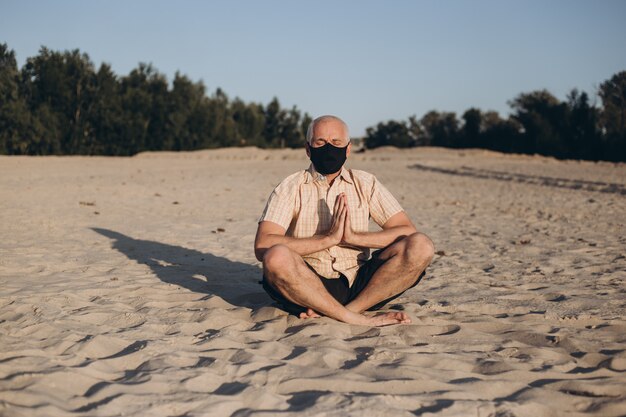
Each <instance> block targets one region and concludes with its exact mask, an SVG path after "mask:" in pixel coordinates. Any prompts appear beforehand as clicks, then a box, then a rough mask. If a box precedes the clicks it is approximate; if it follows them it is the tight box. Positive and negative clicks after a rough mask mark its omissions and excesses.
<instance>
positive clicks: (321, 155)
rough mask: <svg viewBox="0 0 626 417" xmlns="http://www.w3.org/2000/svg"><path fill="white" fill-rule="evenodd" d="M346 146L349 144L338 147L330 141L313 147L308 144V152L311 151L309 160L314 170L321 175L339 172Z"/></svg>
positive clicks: (344, 160) (344, 156) (343, 160)
mask: <svg viewBox="0 0 626 417" xmlns="http://www.w3.org/2000/svg"><path fill="white" fill-rule="evenodd" d="M348 146H350V144H348V145H346V146H345V147H343V148H338V147H336V146H333V145H331V144H330V143H326V145H324V146H320V147H319V148H314V147H312V146H311V145H308V147H309V152H310V153H311V162H313V166H315V170H316V171H317V172H319V173H320V174H323V175H328V174H334V173H335V172H339V170H340V169H341V167H342V166H343V164H344V163H345V162H346V158H347V155H346V152H347V151H348Z"/></svg>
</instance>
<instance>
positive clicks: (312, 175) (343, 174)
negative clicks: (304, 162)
mask: <svg viewBox="0 0 626 417" xmlns="http://www.w3.org/2000/svg"><path fill="white" fill-rule="evenodd" d="M306 173H307V174H308V175H306V180H305V183H308V182H309V181H311V180H313V181H324V180H325V179H326V175H323V174H320V173H319V172H317V171H316V170H315V167H314V166H313V164H311V165H309V168H308V169H307V170H306ZM337 178H341V179H342V180H344V181H346V182H347V183H349V184H352V178H350V173H349V172H348V170H347V169H346V168H345V167H341V171H339V175H338V176H337Z"/></svg>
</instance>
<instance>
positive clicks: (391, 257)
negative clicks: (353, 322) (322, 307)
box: [346, 233, 434, 313]
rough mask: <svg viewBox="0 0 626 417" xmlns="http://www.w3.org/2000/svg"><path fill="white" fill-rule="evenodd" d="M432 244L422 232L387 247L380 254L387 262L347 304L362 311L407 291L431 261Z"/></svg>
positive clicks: (432, 253)
mask: <svg viewBox="0 0 626 417" xmlns="http://www.w3.org/2000/svg"><path fill="white" fill-rule="evenodd" d="M433 255H434V246H433V243H432V241H431V240H430V239H429V238H428V237H427V236H426V235H424V234H422V233H414V234H412V235H410V236H407V237H405V238H404V239H402V240H400V241H399V242H396V243H394V244H393V245H391V246H389V247H388V248H387V249H385V250H384V251H383V252H382V253H381V254H380V259H383V260H386V262H385V263H384V264H383V265H382V266H381V267H380V268H378V270H377V271H376V273H374V275H373V276H372V279H371V280H370V282H369V283H368V284H367V286H366V287H365V288H364V289H363V291H361V293H360V294H359V295H358V296H357V297H356V298H355V299H354V300H352V301H351V302H350V303H348V304H347V305H346V308H347V309H348V310H351V311H354V312H355V313H362V312H363V311H365V310H367V309H368V308H370V307H372V306H374V305H376V304H378V303H380V302H381V301H384V300H386V299H388V298H390V297H393V296H394V295H397V294H400V293H401V292H402V291H405V290H407V289H408V288H409V287H411V285H413V284H414V283H415V280H416V279H417V277H419V276H420V274H421V273H422V272H423V271H424V270H425V269H426V267H427V266H428V265H429V264H430V262H431V261H432V258H433Z"/></svg>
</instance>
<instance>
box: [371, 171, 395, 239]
mask: <svg viewBox="0 0 626 417" xmlns="http://www.w3.org/2000/svg"><path fill="white" fill-rule="evenodd" d="M369 206H370V216H371V217H372V219H373V220H374V221H375V222H376V224H377V225H379V226H380V227H382V226H383V225H384V224H385V223H386V222H387V220H389V218H391V216H393V215H394V214H397V213H399V212H401V211H403V209H402V206H401V205H400V203H398V200H396V199H395V197H394V196H393V195H391V193H390V192H389V190H388V189H387V188H386V187H385V186H384V185H382V184H381V183H380V181H378V179H377V178H374V183H373V187H372V194H371V198H370V202H369Z"/></svg>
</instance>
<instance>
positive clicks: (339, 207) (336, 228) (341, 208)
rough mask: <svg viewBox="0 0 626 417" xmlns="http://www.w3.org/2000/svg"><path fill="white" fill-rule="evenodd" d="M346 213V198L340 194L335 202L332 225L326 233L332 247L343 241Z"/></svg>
mask: <svg viewBox="0 0 626 417" xmlns="http://www.w3.org/2000/svg"><path fill="white" fill-rule="evenodd" d="M347 212H348V208H347V205H346V196H345V194H343V193H341V194H339V195H338V196H337V199H336V200H335V208H334V211H333V224H332V225H331V226H330V230H329V231H328V237H329V238H330V239H331V242H332V244H333V246H335V245H338V244H339V243H341V242H342V240H343V235H344V230H345V223H346V214H347Z"/></svg>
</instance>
